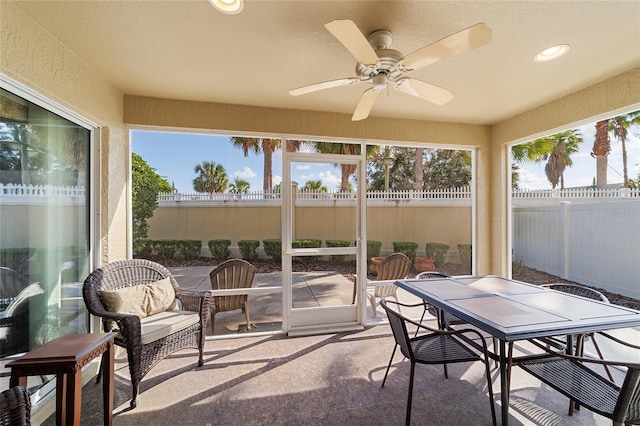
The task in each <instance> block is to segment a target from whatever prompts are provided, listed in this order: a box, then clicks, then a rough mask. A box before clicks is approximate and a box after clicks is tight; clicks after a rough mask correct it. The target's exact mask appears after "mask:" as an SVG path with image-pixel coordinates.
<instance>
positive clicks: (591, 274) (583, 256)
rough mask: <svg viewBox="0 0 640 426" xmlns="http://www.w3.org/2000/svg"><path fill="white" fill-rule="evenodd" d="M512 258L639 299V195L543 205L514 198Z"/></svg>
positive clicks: (557, 274)
mask: <svg viewBox="0 0 640 426" xmlns="http://www.w3.org/2000/svg"><path fill="white" fill-rule="evenodd" d="M513 259H514V260H515V261H522V262H523V263H524V264H525V265H527V266H528V267H530V268H534V269H537V270H539V271H544V272H548V273H550V274H552V275H556V276H559V277H562V278H564V279H567V280H571V281H575V282H578V283H581V284H585V285H589V286H593V287H598V288H602V289H605V290H607V291H610V292H612V293H617V294H621V295H624V296H629V297H633V298H635V299H640V199H638V198H635V199H626V200H620V201H593V200H592V201H591V202H588V203H587V202H581V203H573V202H570V201H561V202H559V203H557V204H555V205H543V206H540V205H538V206H526V205H518V204H517V203H516V202H515V200H514V208H513Z"/></svg>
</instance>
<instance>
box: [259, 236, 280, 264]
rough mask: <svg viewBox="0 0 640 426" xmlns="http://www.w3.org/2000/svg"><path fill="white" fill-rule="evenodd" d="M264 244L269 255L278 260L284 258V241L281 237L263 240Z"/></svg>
mask: <svg viewBox="0 0 640 426" xmlns="http://www.w3.org/2000/svg"><path fill="white" fill-rule="evenodd" d="M262 245H263V247H264V252H265V253H266V254H267V256H269V257H271V258H272V259H273V260H276V261H280V260H282V241H281V240H280V238H271V239H267V240H262Z"/></svg>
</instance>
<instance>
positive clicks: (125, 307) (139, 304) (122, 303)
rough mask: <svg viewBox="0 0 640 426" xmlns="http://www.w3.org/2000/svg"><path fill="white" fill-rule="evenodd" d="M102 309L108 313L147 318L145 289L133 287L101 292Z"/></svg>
mask: <svg viewBox="0 0 640 426" xmlns="http://www.w3.org/2000/svg"><path fill="white" fill-rule="evenodd" d="M100 295H101V296H102V301H103V302H104V307H105V308H106V309H107V311H109V312H118V313H121V314H131V315H137V316H139V317H140V318H144V317H146V316H147V309H146V302H145V299H146V298H147V289H146V286H144V285H134V286H132V287H123V288H118V289H116V290H103V291H101V292H100Z"/></svg>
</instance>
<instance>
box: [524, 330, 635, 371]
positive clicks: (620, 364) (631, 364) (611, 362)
mask: <svg viewBox="0 0 640 426" xmlns="http://www.w3.org/2000/svg"><path fill="white" fill-rule="evenodd" d="M598 334H600V335H603V336H605V337H607V338H610V339H612V340H614V341H616V342H618V343H620V344H622V345H624V346H629V347H632V348H636V349H640V347H639V346H636V345H632V344H631V343H628V342H624V341H622V340H620V339H617V338H615V337H613V336H610V335H608V334H606V333H602V332H599V333H598ZM582 338H583V335H580V336H579V337H578V339H582ZM529 342H531V343H533V344H534V345H536V346H538V347H539V348H541V349H543V350H544V351H546V352H548V353H550V354H552V355H554V356H558V357H560V358H564V359H567V360H570V361H574V362H579V363H591V364H599V365H606V366H618V367H626V368H631V369H635V370H640V363H636V362H629V361H619V360H608V359H598V358H590V357H585V356H578V355H568V354H566V353H563V352H558V351H554V350H552V349H550V348H547V347H546V346H545V345H542V344H541V343H540V342H538V341H537V340H536V339H532V340H529ZM581 344H582V342H578V345H581Z"/></svg>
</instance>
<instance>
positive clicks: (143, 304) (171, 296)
mask: <svg viewBox="0 0 640 426" xmlns="http://www.w3.org/2000/svg"><path fill="white" fill-rule="evenodd" d="M100 294H101V295H102V300H103V302H104V306H105V308H106V309H107V311H109V312H118V313H121V314H131V315H137V316H138V317H140V318H144V317H146V316H148V315H153V314H157V313H160V312H164V311H168V310H172V309H175V307H176V293H175V290H174V289H173V285H171V279H170V278H169V277H166V278H163V279H161V280H159V281H156V282H153V283H151V284H147V285H136V286H132V287H123V288H118V289H116V290H103V291H101V292H100Z"/></svg>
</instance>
